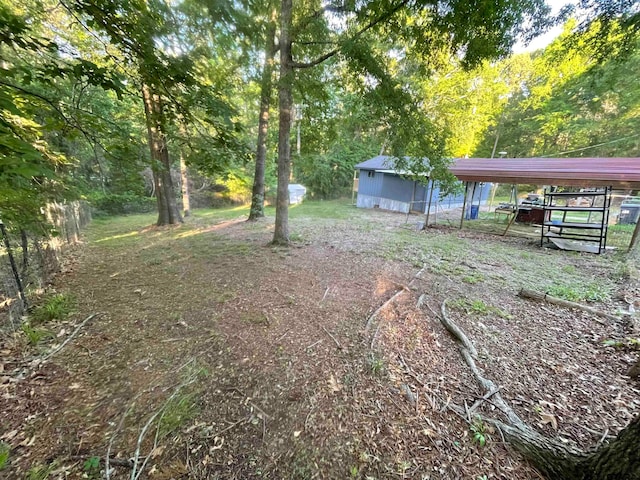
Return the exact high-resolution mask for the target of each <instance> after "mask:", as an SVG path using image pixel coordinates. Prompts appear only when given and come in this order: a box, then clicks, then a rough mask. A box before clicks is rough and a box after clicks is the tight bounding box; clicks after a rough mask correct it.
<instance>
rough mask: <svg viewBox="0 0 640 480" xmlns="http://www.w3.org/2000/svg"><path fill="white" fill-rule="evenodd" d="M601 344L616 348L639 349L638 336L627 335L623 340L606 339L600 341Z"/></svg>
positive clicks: (639, 339)
mask: <svg viewBox="0 0 640 480" xmlns="http://www.w3.org/2000/svg"><path fill="white" fill-rule="evenodd" d="M602 344H603V345H605V346H606V347H613V348H616V349H618V350H627V349H629V350H640V338H633V337H629V338H625V339H623V340H616V339H607V340H605V341H604V342H602Z"/></svg>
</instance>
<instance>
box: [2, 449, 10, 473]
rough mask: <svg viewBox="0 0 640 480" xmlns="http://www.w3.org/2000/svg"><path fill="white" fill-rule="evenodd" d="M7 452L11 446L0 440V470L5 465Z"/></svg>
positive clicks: (7, 460) (7, 459)
mask: <svg viewBox="0 0 640 480" xmlns="http://www.w3.org/2000/svg"><path fill="white" fill-rule="evenodd" d="M9 453H11V447H10V446H9V445H8V444H6V443H4V442H0V470H2V469H3V468H4V467H6V466H7V463H8V462H9Z"/></svg>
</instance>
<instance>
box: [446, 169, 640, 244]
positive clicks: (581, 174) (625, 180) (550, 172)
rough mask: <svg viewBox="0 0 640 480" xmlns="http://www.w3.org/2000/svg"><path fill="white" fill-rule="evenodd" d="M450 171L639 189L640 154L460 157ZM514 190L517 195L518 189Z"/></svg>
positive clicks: (498, 179)
mask: <svg viewBox="0 0 640 480" xmlns="http://www.w3.org/2000/svg"><path fill="white" fill-rule="evenodd" d="M450 170H451V172H452V173H453V174H454V175H455V176H456V177H457V178H458V179H459V180H461V181H463V182H490V183H506V184H510V185H513V186H515V185H518V184H536V185H547V186H555V187H579V188H612V189H615V190H640V158H637V157H636V158H628V157H617V158H598V157H584V158H545V157H537V158H535V157H534V158H460V159H456V160H455V161H454V163H453V164H452V166H451V167H450ZM514 188H515V187H514ZM515 193H516V198H517V191H516V192H515ZM516 203H517V202H516ZM516 208H517V204H516ZM463 219H464V209H463ZM514 219H515V216H514V217H513V218H511V220H510V222H509V225H508V226H507V229H506V230H505V232H504V234H506V233H507V231H508V229H509V226H510V225H511V223H513V221H514ZM461 225H462V221H461ZM639 227H640V222H637V223H636V226H635V229H634V231H633V234H632V236H631V241H630V244H629V249H632V248H633V247H634V246H635V245H636V243H637V240H638V235H639V230H640V228H639Z"/></svg>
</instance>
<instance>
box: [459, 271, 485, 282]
mask: <svg viewBox="0 0 640 480" xmlns="http://www.w3.org/2000/svg"><path fill="white" fill-rule="evenodd" d="M461 280H462V281H463V282H464V283H470V284H474V283H480V282H481V281H483V280H484V275H482V274H481V273H477V272H474V273H471V274H469V275H465V276H464V277H462V279H461Z"/></svg>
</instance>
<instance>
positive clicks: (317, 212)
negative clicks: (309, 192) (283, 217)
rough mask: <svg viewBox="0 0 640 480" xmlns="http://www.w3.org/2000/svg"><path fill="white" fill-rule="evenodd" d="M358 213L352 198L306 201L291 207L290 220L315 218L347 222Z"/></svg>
mask: <svg viewBox="0 0 640 480" xmlns="http://www.w3.org/2000/svg"><path fill="white" fill-rule="evenodd" d="M355 213H357V211H356V207H354V206H353V205H351V199H350V198H339V199H337V200H305V201H304V202H302V203H300V204H297V205H290V206H289V218H294V219H295V218H300V217H314V218H331V219H342V220H346V219H348V218H350V217H351V216H352V215H354V214H355Z"/></svg>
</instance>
